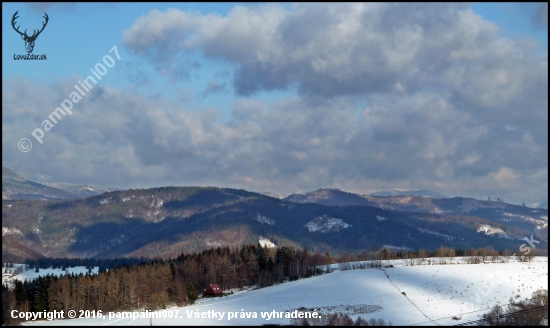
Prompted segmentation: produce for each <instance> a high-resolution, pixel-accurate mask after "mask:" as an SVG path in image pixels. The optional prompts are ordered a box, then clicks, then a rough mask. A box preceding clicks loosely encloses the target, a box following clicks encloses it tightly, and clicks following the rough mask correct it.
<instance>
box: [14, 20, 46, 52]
mask: <svg viewBox="0 0 550 328" xmlns="http://www.w3.org/2000/svg"><path fill="white" fill-rule="evenodd" d="M18 12H19V10H18V11H16V12H15V14H13V18H12V19H11V26H12V27H13V29H14V30H15V31H16V32H17V33H19V34H20V35H21V38H22V39H23V40H25V48H26V49H27V53H29V54H30V53H31V52H32V50H33V49H34V41H36V38H37V37H38V36H39V35H40V33H42V31H44V28H45V27H46V25H47V24H48V19H49V18H48V14H46V13H44V16H42V17H44V18H45V19H46V21H45V22H43V23H42V24H43V25H42V29H41V30H40V31H38V32H37V31H36V30H34V32H33V34H32V35H31V36H28V35H27V30H25V32H24V33H21V32H20V31H19V26H17V27H15V20H16V19H17V18H19V16H17V13H18Z"/></svg>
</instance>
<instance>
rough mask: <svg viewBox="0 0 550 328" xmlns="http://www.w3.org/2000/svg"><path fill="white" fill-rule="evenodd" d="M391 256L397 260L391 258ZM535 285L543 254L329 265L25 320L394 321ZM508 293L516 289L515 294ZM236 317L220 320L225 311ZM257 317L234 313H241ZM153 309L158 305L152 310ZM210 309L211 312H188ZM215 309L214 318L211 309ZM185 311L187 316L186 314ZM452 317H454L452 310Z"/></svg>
mask: <svg viewBox="0 0 550 328" xmlns="http://www.w3.org/2000/svg"><path fill="white" fill-rule="evenodd" d="M395 263H396V264H397V263H399V262H395ZM539 288H544V289H548V258H546V257H537V258H535V260H534V261H533V262H531V263H519V262H515V261H512V262H509V263H490V264H447V265H422V266H395V267H393V268H385V269H358V270H346V271H334V272H332V273H329V274H323V275H321V276H315V277H311V278H307V279H300V280H297V281H293V282H288V283H284V284H279V285H276V286H272V287H267V288H263V289H258V290H252V291H248V292H243V293H239V294H235V295H231V296H227V297H223V298H217V299H202V300H199V302H197V303H196V304H195V305H192V306H186V307H172V308H169V309H166V310H165V311H166V312H164V313H165V314H167V315H169V316H177V317H178V318H153V319H148V318H138V319H136V320H133V319H132V318H125V319H118V318H111V320H109V318H108V313H104V315H107V316H105V317H103V318H88V319H85V318H82V319H73V320H57V321H36V322H27V323H25V324H27V325H67V326H73V325H74V326H82V325H94V326H95V325H149V324H150V321H151V322H152V324H153V325H232V326H234V325H263V324H288V323H289V322H290V319H286V318H284V317H283V318H270V319H269V320H267V318H262V316H261V315H262V312H264V313H268V312H269V313H273V311H275V312H284V311H290V312H292V311H294V310H295V309H298V308H300V307H306V308H315V309H317V311H316V312H319V313H321V315H326V314H327V313H329V312H330V311H332V312H334V311H339V312H344V313H348V314H350V316H351V317H352V318H354V319H355V318H357V317H358V316H361V317H362V318H364V319H370V318H376V319H378V318H382V319H384V320H385V321H386V322H387V321H391V322H392V323H393V324H394V325H414V324H420V325H454V324H458V323H462V322H466V321H470V320H476V319H479V318H480V317H481V315H482V314H484V313H486V312H487V310H488V309H489V308H491V307H492V306H494V305H495V304H501V305H503V304H508V303H509V299H510V297H514V299H515V300H516V301H517V300H524V299H526V298H530V296H531V293H532V292H533V291H535V290H537V289H539ZM516 295H519V296H518V297H517V298H516ZM230 312H231V313H232V314H233V315H234V314H235V313H236V314H237V317H236V318H235V317H234V318H231V319H230V320H228V319H229V318H228V316H229V313H230ZM247 312H248V314H249V316H252V314H253V313H255V314H256V316H257V318H253V317H250V318H240V316H241V315H245V313H247ZM156 313H159V312H158V311H156ZM195 313H198V314H197V316H200V315H204V316H209V315H210V316H213V315H214V314H215V315H216V316H217V317H216V318H213V317H211V318H208V317H205V318H200V317H199V318H195ZM221 314H223V315H224V316H223V317H222V318H221V320H220V317H219V315H221ZM188 316H190V317H188ZM453 316H455V317H458V318H460V320H455V319H453V318H452V317H453Z"/></svg>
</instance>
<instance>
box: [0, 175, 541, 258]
mask: <svg viewBox="0 0 550 328" xmlns="http://www.w3.org/2000/svg"><path fill="white" fill-rule="evenodd" d="M3 171H4V170H3ZM5 171H6V173H7V175H8V176H7V178H6V179H5V178H4V176H3V179H2V180H3V194H4V192H5V191H11V192H12V193H11V194H10V195H29V194H32V195H35V198H32V199H21V200H13V199H6V197H3V200H2V257H3V260H4V261H20V260H22V259H24V258H25V257H29V258H36V257H39V256H50V257H101V258H105V257H125V256H135V257H140V256H143V257H164V258H166V257H174V256H176V255H178V254H181V253H188V252H195V251H200V250H203V249H207V248H212V247H217V246H229V247H237V246H240V245H243V244H250V243H254V244H256V243H258V242H260V240H261V241H263V244H264V245H271V246H270V247H273V246H279V247H280V246H292V247H295V248H304V247H305V248H307V249H308V250H310V251H318V252H322V253H325V252H329V253H330V254H342V253H345V252H364V251H370V250H377V249H380V248H381V247H387V248H388V247H391V248H394V249H403V250H418V249H420V248H424V249H436V248H438V247H439V246H448V247H453V248H455V249H458V248H459V249H469V248H472V247H474V248H479V247H485V246H488V245H491V246H492V247H494V248H495V249H498V250H504V249H510V250H514V251H517V252H518V253H519V247H520V245H522V244H524V243H525V240H524V238H527V237H529V236H531V235H533V236H534V237H533V238H535V240H537V241H540V243H539V244H537V245H536V247H537V248H538V249H539V253H541V252H542V253H545V252H547V249H548V210H546V209H540V208H537V209H534V208H528V207H524V206H518V205H512V204H506V203H504V202H501V201H500V202H497V201H488V200H487V201H485V200H475V199H472V198H463V197H455V198H434V197H427V196H384V197H382V196H373V195H358V194H353V193H348V192H345V191H341V190H338V189H319V190H317V191H314V192H309V193H306V194H295V195H290V196H288V197H286V198H284V199H280V198H276V197H270V196H267V195H264V194H260V193H255V192H250V191H246V190H242V189H239V190H238V189H230V188H218V187H161V188H151V189H131V190H116V191H107V192H103V193H101V194H99V195H93V196H88V197H76V196H77V195H78V190H79V189H78V187H75V188H76V189H74V190H73V189H71V188H72V186H69V187H67V186H66V185H65V186H64V187H65V189H61V188H60V185H56V186H58V187H53V186H52V185H50V186H47V185H44V184H38V185H35V184H33V183H32V182H31V181H29V180H26V179H24V178H22V177H20V176H19V175H17V174H16V173H15V172H14V171H12V170H5ZM14 181H15V182H14ZM5 182H8V183H6V184H5ZM16 182H20V183H19V184H17V183H16ZM54 186H55V185H54ZM4 187H6V188H4ZM23 187H27V188H28V189H24V188H23ZM10 188H12V189H10ZM16 188H19V189H16ZM48 188H51V189H48ZM52 189H53V190H54V191H56V192H58V194H54V193H53V192H54V191H52ZM14 190H22V191H19V192H14ZM57 190H59V191H57ZM41 191H47V192H48V194H47V195H48V197H49V198H47V197H45V196H44V195H42V196H41V197H39V195H40V194H39V192H41ZM61 192H64V193H65V194H62V193H61ZM69 195H70V196H69ZM54 196H55V197H58V198H57V199H55V200H52V199H53V198H54ZM61 196H63V197H70V199H60V198H62V197H61ZM44 199H46V200H44ZM268 241H269V242H268Z"/></svg>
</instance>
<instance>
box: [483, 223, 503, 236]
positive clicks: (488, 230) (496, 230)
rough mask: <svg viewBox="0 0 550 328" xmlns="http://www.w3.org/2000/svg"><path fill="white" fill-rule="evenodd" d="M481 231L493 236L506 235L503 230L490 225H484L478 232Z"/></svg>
mask: <svg viewBox="0 0 550 328" xmlns="http://www.w3.org/2000/svg"><path fill="white" fill-rule="evenodd" d="M481 231H483V232H485V234H486V235H492V234H495V233H498V234H504V233H505V232H504V231H503V230H502V229H500V228H495V227H491V226H490V225H488V224H482V225H480V226H479V228H477V232H481Z"/></svg>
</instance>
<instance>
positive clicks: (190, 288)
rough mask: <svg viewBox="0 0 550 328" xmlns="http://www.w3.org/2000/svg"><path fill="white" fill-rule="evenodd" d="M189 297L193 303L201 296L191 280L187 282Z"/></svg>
mask: <svg viewBox="0 0 550 328" xmlns="http://www.w3.org/2000/svg"><path fill="white" fill-rule="evenodd" d="M187 297H188V298H189V302H190V303H191V304H193V303H195V301H196V300H197V298H198V297H199V294H198V293H197V289H196V288H195V285H193V284H192V283H191V282H189V281H188V282H187Z"/></svg>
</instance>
